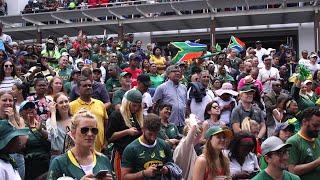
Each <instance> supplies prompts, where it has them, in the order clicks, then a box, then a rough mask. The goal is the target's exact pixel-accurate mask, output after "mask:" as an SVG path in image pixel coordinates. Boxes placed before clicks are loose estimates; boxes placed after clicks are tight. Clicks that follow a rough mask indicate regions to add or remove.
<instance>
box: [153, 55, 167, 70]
mask: <svg viewBox="0 0 320 180" xmlns="http://www.w3.org/2000/svg"><path fill="white" fill-rule="evenodd" d="M150 61H151V62H153V63H155V64H156V65H157V67H163V66H164V65H165V63H166V59H165V58H164V57H162V56H160V58H157V57H156V56H154V55H151V57H150Z"/></svg>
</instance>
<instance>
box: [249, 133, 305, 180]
mask: <svg viewBox="0 0 320 180" xmlns="http://www.w3.org/2000/svg"><path fill="white" fill-rule="evenodd" d="M290 147H291V145H290V144H284V143H283V142H282V140H281V139H280V138H278V137H276V136H271V137H269V138H268V139H266V140H265V141H264V142H263V143H262V145H261V148H262V155H263V156H264V158H265V160H266V161H267V163H268V167H267V168H266V169H264V170H262V171H261V172H260V173H259V174H257V175H256V176H255V177H254V178H253V180H258V179H264V180H272V179H291V180H299V179H300V178H299V176H297V175H294V174H292V173H290V172H288V171H286V169H287V168H288V158H289V156H288V148H290Z"/></svg>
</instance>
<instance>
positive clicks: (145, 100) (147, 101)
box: [122, 87, 153, 115]
mask: <svg viewBox="0 0 320 180" xmlns="http://www.w3.org/2000/svg"><path fill="white" fill-rule="evenodd" d="M132 89H137V87H134V88H132ZM132 89H130V90H129V91H131V90H132ZM129 91H127V92H126V93H125V94H124V95H123V97H125V96H126V95H127V93H128V92H129ZM123 101H124V98H122V103H123ZM142 105H143V115H147V114H148V109H149V108H150V107H152V105H153V102H152V97H151V95H150V93H148V92H145V93H143V94H142Z"/></svg>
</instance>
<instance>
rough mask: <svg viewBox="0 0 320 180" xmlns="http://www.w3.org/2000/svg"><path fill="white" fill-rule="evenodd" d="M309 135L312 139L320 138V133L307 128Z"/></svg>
mask: <svg viewBox="0 0 320 180" xmlns="http://www.w3.org/2000/svg"><path fill="white" fill-rule="evenodd" d="M307 135H308V136H309V137H311V138H317V137H318V136H319V131H312V130H310V128H307Z"/></svg>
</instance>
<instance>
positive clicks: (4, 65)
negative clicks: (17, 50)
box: [4, 65, 13, 68]
mask: <svg viewBox="0 0 320 180" xmlns="http://www.w3.org/2000/svg"><path fill="white" fill-rule="evenodd" d="M4 67H6V68H8V67H13V65H4Z"/></svg>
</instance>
